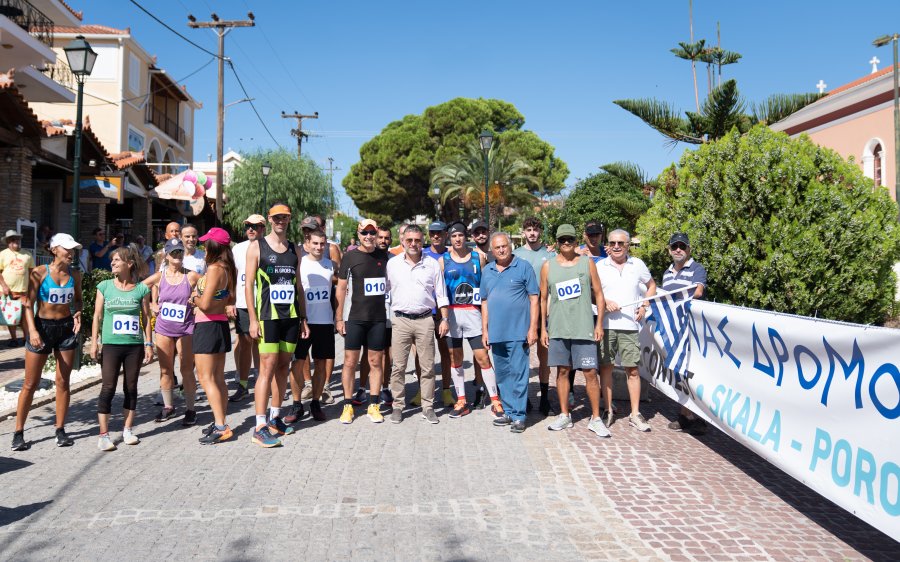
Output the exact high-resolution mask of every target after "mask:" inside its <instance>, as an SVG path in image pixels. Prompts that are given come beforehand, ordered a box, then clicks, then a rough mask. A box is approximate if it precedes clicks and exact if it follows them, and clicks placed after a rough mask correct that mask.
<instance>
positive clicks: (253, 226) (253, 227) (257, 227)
mask: <svg viewBox="0 0 900 562" xmlns="http://www.w3.org/2000/svg"><path fill="white" fill-rule="evenodd" d="M265 226H266V225H264V224H253V223H250V222H245V223H244V228H252V229H253V230H259V229H261V228H265Z"/></svg>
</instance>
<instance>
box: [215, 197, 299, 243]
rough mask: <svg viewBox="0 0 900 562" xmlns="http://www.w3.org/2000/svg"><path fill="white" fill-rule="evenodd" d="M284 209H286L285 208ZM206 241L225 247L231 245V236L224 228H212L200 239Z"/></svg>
mask: <svg viewBox="0 0 900 562" xmlns="http://www.w3.org/2000/svg"><path fill="white" fill-rule="evenodd" d="M282 206H283V205H282ZM275 207H278V205H275ZM275 207H272V209H273V210H274V209H275ZM285 208H287V207H285ZM269 212H270V213H271V212H272V211H271V210H270V211H269ZM275 214H276V215H281V214H289V213H275ZM207 240H212V241H213V242H215V243H216V244H220V245H222V246H227V245H228V244H231V236H230V235H229V234H228V231H226V230H225V229H224V228H219V227H218V226H214V227H212V228H210V229H209V232H207V233H206V234H204V235H203V236H201V237H200V241H201V242H206V241H207Z"/></svg>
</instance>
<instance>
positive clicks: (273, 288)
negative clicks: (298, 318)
mask: <svg viewBox="0 0 900 562" xmlns="http://www.w3.org/2000/svg"><path fill="white" fill-rule="evenodd" d="M294 289H295V287H294V286H293V285H269V301H270V302H271V303H272V304H294Z"/></svg>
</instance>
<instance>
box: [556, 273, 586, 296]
mask: <svg viewBox="0 0 900 562" xmlns="http://www.w3.org/2000/svg"><path fill="white" fill-rule="evenodd" d="M580 296H581V280H579V279H578V278H577V277H576V278H575V279H569V280H568V281H560V282H559V283H557V284H556V298H558V299H559V300H561V301H567V300H569V299H575V298H578V297H580Z"/></svg>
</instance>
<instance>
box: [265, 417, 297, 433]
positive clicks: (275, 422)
mask: <svg viewBox="0 0 900 562" xmlns="http://www.w3.org/2000/svg"><path fill="white" fill-rule="evenodd" d="M269 433H271V434H272V435H275V436H277V437H281V436H282V435H290V434H291V433H294V428H293V427H291V426H289V425H288V424H286V423H284V420H283V419H281V416H278V417H277V418H272V419H270V420H269Z"/></svg>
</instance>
